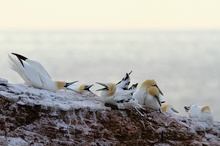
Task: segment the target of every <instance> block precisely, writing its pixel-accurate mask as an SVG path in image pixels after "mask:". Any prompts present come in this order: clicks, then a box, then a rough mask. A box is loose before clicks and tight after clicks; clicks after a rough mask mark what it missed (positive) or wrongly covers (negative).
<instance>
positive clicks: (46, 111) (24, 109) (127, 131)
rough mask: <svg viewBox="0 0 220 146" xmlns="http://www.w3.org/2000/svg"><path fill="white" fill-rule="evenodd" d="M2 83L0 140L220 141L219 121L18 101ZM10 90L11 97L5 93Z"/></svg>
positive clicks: (37, 143)
mask: <svg viewBox="0 0 220 146" xmlns="http://www.w3.org/2000/svg"><path fill="white" fill-rule="evenodd" d="M7 86H9V84H5V85H3V84H0V145H8V144H11V145H22V146H23V145H34V146H43V145H63V146H73V145H77V146H78V145H83V146H84V145H93V146H96V145H97V146H99V145H158V146H159V145H175V146H176V145H192V146H194V145H195V146H197V145H198V146H199V145H207V146H208V145H220V123H219V122H207V121H201V120H198V119H189V118H186V117H181V116H176V115H168V114H167V115H165V114H159V113H157V112H152V113H148V114H146V116H144V117H141V116H140V115H138V114H137V113H136V112H135V110H109V109H104V108H103V109H102V108H97V109H91V108H90V107H88V108H85V107H83V108H76V109H74V108H71V109H68V110H63V109H59V108H54V107H53V106H45V105H41V104H26V103H25V104H21V103H20V102H18V99H19V100H20V99H21V98H23V96H24V94H23V93H20V92H19V94H17V93H16V92H15V90H9V88H7ZM10 86H12V85H10ZM27 88H28V87H27ZM31 90H34V89H31ZM1 91H4V94H3V92H1ZM5 91H7V93H10V94H9V95H7V94H6V92H5ZM63 92H65V91H63ZM57 94H59V93H57ZM15 95H16V96H18V97H19V98H16V99H17V100H14V99H13V100H12V99H11V98H9V96H15ZM25 95H26V94H25ZM29 96H30V97H27V98H33V97H32V96H31V94H30V95H29ZM77 96H79V95H77ZM48 98H52V97H48ZM54 100H55V99H54Z"/></svg>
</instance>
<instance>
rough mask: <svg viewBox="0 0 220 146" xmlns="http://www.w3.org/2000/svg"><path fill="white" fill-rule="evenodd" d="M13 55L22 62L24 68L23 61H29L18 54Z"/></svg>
mask: <svg viewBox="0 0 220 146" xmlns="http://www.w3.org/2000/svg"><path fill="white" fill-rule="evenodd" d="M11 54H13V55H15V56H16V57H17V58H18V60H19V61H20V62H21V64H22V66H23V67H24V63H23V61H25V60H26V59H27V57H24V56H22V55H20V54H17V53H11Z"/></svg>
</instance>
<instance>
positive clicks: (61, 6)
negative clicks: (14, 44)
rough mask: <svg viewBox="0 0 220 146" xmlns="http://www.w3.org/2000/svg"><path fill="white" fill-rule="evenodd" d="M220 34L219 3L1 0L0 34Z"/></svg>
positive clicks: (201, 0) (215, 0)
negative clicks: (206, 31)
mask: <svg viewBox="0 0 220 146" xmlns="http://www.w3.org/2000/svg"><path fill="white" fill-rule="evenodd" d="M19 29H21V30H42V29H43V30H57V29H58V30H143V29H144V30H149V29H156V30H157V29H160V30H161V29H162V30H163V29H165V30H167V29H168V30H170V29H171V30H172V29H174V30H176V29H179V30H186V29H196V30H201V29H212V30H215V29H218V30H220V0H1V1H0V30H19Z"/></svg>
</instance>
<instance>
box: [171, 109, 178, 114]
mask: <svg viewBox="0 0 220 146" xmlns="http://www.w3.org/2000/svg"><path fill="white" fill-rule="evenodd" d="M171 110H172V111H174V112H175V113H179V112H178V111H177V110H175V109H174V108H171Z"/></svg>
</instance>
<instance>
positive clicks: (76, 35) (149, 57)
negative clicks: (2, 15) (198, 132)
mask: <svg viewBox="0 0 220 146" xmlns="http://www.w3.org/2000/svg"><path fill="white" fill-rule="evenodd" d="M219 46H220V31H214V30H212V31H132V32H131V31H113V32H111V31H88V32H86V31H39V32H37V31H11V32H8V31H1V32H0V49H1V52H2V53H1V61H0V67H1V71H0V77H1V78H5V79H7V80H8V81H9V82H10V83H14V84H18V83H23V80H22V79H21V77H20V76H19V75H18V74H17V73H16V72H14V71H13V70H11V69H10V67H9V59H8V54H10V53H12V52H15V53H19V54H22V55H24V56H26V57H28V58H30V59H32V60H36V61H38V62H40V63H41V64H42V65H43V66H44V67H45V69H46V70H47V71H48V73H49V74H50V76H51V77H52V78H53V79H54V80H61V81H76V80H78V81H79V82H80V83H88V84H94V83H95V82H103V83H108V82H113V83H117V82H118V81H120V80H121V79H122V77H124V75H125V73H126V72H130V71H133V72H132V74H131V84H132V83H139V85H138V88H139V87H140V84H141V83H142V82H143V81H144V80H146V79H155V80H156V81H157V84H158V85H159V87H160V89H161V90H162V92H163V93H164V100H165V101H166V102H167V103H169V104H172V105H173V106H174V108H175V109H176V110H178V111H179V113H180V115H183V116H187V114H186V113H185V111H184V109H183V107H184V106H185V105H190V104H198V105H209V106H210V107H211V111H212V113H213V115H214V119H215V120H216V121H220V115H219V114H218V111H219V110H220V107H219V106H218V103H219V102H220V97H219V91H220V68H219V65H220V59H219V58H220V49H219ZM99 87H100V86H99V85H96V84H95V86H94V87H92V89H91V90H92V91H93V92H94V93H95V94H97V95H100V93H99V92H97V91H96V89H98V88H99Z"/></svg>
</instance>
